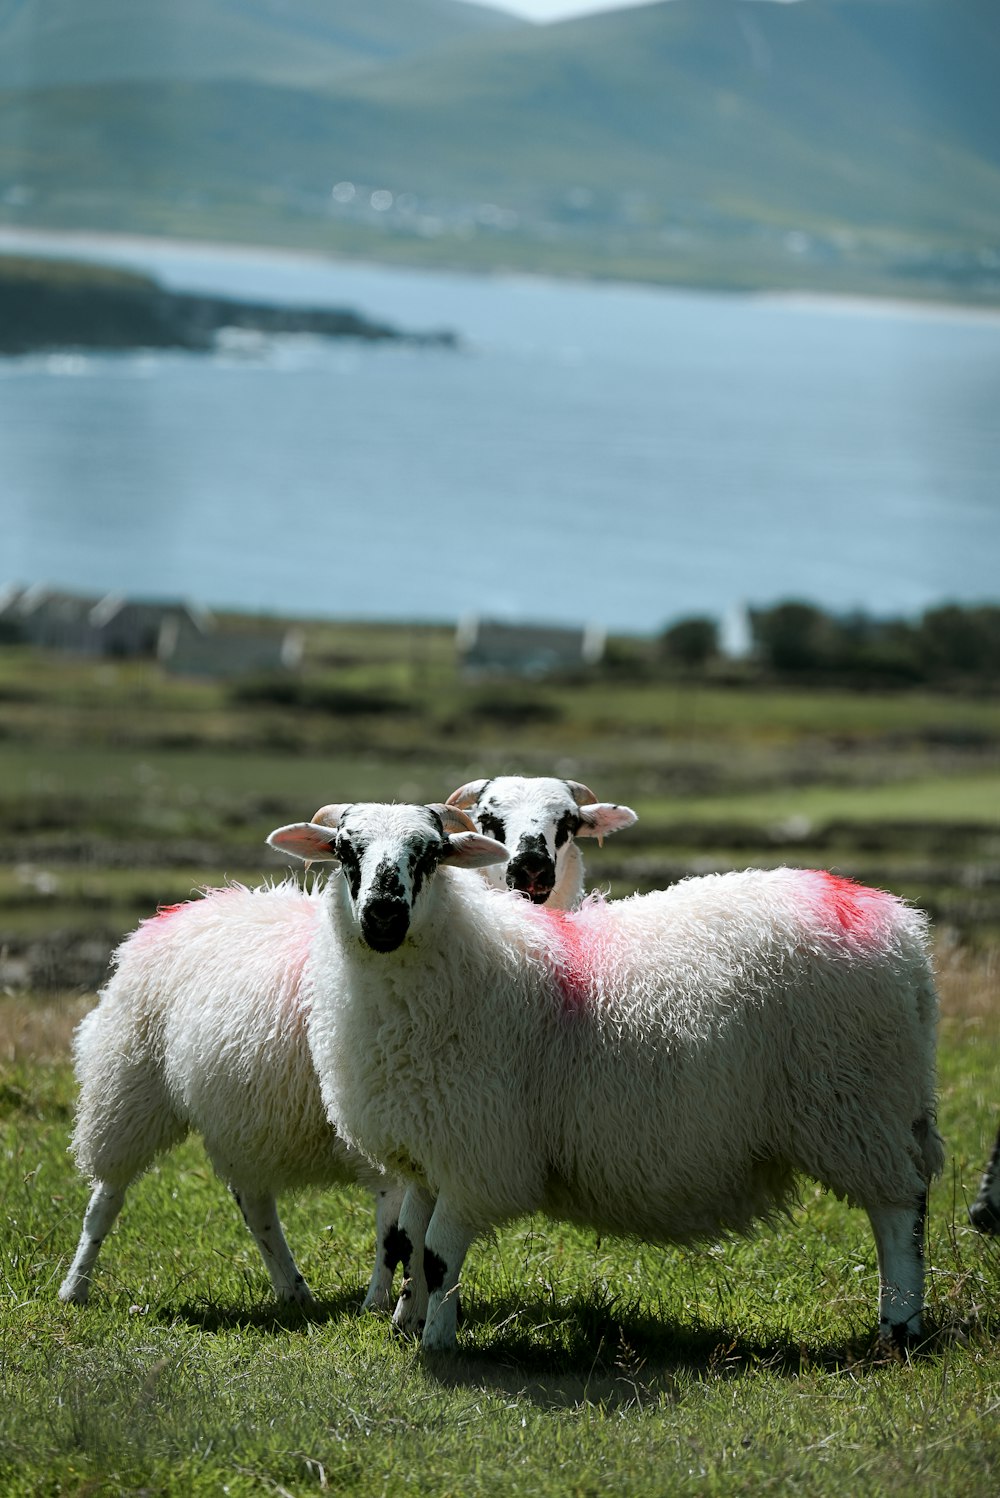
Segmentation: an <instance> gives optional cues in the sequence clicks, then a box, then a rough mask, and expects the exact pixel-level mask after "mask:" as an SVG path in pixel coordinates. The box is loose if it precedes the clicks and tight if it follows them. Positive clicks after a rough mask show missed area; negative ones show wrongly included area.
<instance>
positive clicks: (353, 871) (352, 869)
mask: <svg viewBox="0 0 1000 1498" xmlns="http://www.w3.org/2000/svg"><path fill="white" fill-rule="evenodd" d="M336 852H337V857H338V858H339V859H340V866H341V868H342V869H343V871H344V875H345V877H346V879H347V887H348V889H349V890H350V891H351V895H352V897H353V898H354V899H356V898H357V894H358V890H359V889H360V888H361V859H360V858H359V857H358V854H357V850H356V848H355V847H354V844H353V843H349V842H348V841H347V839H346V837H341V838H338V839H337V843H336Z"/></svg>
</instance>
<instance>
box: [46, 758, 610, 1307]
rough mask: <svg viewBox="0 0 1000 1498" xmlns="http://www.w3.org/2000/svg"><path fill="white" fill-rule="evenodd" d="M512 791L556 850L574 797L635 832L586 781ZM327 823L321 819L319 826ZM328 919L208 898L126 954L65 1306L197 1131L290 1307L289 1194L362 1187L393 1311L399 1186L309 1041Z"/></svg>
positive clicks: (106, 1016)
mask: <svg viewBox="0 0 1000 1498" xmlns="http://www.w3.org/2000/svg"><path fill="white" fill-rule="evenodd" d="M497 783H498V784H499V783H500V782H497ZM503 784H504V786H505V790H504V794H503V801H502V805H503V812H504V815H505V816H506V817H507V818H508V819H509V820H511V822H512V825H520V822H519V821H518V818H519V815H520V814H519V809H518V798H519V797H521V798H523V799H524V800H525V803H526V805H528V806H529V807H530V809H531V814H532V816H533V818H534V822H533V826H534V827H535V830H536V832H537V834H538V836H539V837H540V838H541V839H542V840H543V841H544V842H545V843H546V844H547V845H551V844H554V842H555V841H556V839H557V838H559V837H560V834H561V831H562V828H563V827H564V826H565V815H566V810H567V804H568V805H571V806H574V807H575V806H576V804H577V800H575V799H574V798H578V799H579V800H580V801H581V802H583V803H586V806H585V809H584V810H582V811H581V812H580V814H579V819H580V821H581V824H582V825H585V826H586V828H587V830H588V831H594V832H596V831H597V830H598V829H603V830H604V831H610V830H613V827H612V826H611V823H612V822H613V823H614V825H627V824H628V822H629V821H634V820H635V813H634V812H629V811H628V809H627V808H617V807H615V808H608V807H606V806H605V805H604V803H598V802H597V800H596V797H595V796H594V794H593V792H592V791H589V790H588V789H587V787H586V786H582V785H579V784H577V783H576V782H572V783H571V785H572V791H571V790H570V789H567V785H566V783H565V782H561V781H556V780H550V779H548V778H544V779H539V780H537V781H536V780H533V779H519V780H516V781H514V780H510V779H509V780H507V781H506V782H503ZM456 794H457V793H456ZM545 796H547V797H548V803H546V802H545V801H544V797H545ZM498 804H499V803H498ZM546 804H550V807H551V809H550V810H549V811H548V812H547V813H546V810H545V806H546ZM626 813H627V816H626V815H625V814H626ZM322 816H323V811H322V808H321V809H320V811H319V812H317V814H316V817H315V818H314V820H316V821H321V819H322ZM441 816H442V817H443V819H444V821H445V823H446V824H447V825H448V827H449V828H450V830H451V831H453V832H454V831H463V830H465V831H474V830H475V825H474V823H473V822H472V821H471V820H470V819H469V817H468V816H467V815H466V814H465V813H464V812H463V811H461V810H460V809H459V808H458V807H455V806H449V807H447V808H441ZM584 819H586V820H584ZM557 824H558V826H557ZM572 845H573V837H572V836H570V837H569V838H568V840H563V841H562V842H560V847H559V857H560V869H559V874H558V876H557V878H556V881H555V884H554V886H553V888H552V891H551V895H550V898H553V899H557V900H559V901H560V902H561V903H562V904H569V903H571V902H572V901H573V900H575V899H576V898H577V896H578V890H577V880H578V878H579V872H580V860H579V857H578V856H577V857H576V858H573V857H572V856H571V851H572ZM318 910H319V896H318V893H317V892H316V891H315V890H313V891H308V892H307V891H304V890H302V889H300V888H299V887H298V886H297V885H295V884H293V883H284V884H281V885H278V886H277V887H264V888H262V889H257V890H250V889H245V888H242V887H240V886H232V887H230V888H227V889H222V890H209V891H207V892H206V893H205V894H204V896H203V897H202V898H200V899H198V900H195V901H191V902H186V903H183V904H180V905H176V906H170V907H167V908H166V909H162V910H161V911H160V913H159V915H158V916H156V917H155V918H153V919H152V920H150V921H146V922H143V923H142V924H141V925H140V926H139V927H138V929H137V930H136V931H135V932H133V933H132V935H131V936H129V937H128V938H126V940H125V941H124V942H123V943H122V944H121V946H120V947H119V948H118V950H117V952H116V953H115V955H114V958H113V966H114V972H113V976H112V977H111V979H110V981H109V982H108V984H107V985H106V986H105V988H104V990H103V991H102V993H101V995H100V1001H99V1003H98V1005H97V1006H96V1008H95V1009H93V1010H92V1011H91V1012H90V1014H88V1015H87V1016H86V1018H85V1019H84V1021H83V1023H82V1024H81V1026H80V1027H79V1030H78V1032H77V1035H76V1037H75V1041H74V1053H75V1060H76V1070H77V1075H78V1079H79V1083H80V1098H79V1104H78V1110H77V1117H76V1124H75V1129H74V1135H73V1148H74V1151H75V1154H76V1160H77V1164H78V1165H79V1167H80V1169H81V1171H83V1172H84V1173H85V1174H87V1175H89V1176H90V1177H91V1178H92V1180H93V1182H94V1184H93V1188H92V1194H91V1197H90V1201H89V1204H88V1207H87V1210H86V1214H85V1217H84V1223H83V1228H82V1232H81V1235H80V1240H79V1245H78V1247H77V1251H76V1254H75V1256H74V1258H73V1261H72V1263H71V1265H70V1268H69V1270H68V1272H67V1274H66V1277H65V1279H64V1280H63V1283H62V1286H61V1288H60V1291H59V1295H60V1298H61V1299H62V1300H64V1301H68V1302H72V1303H75V1304H78V1305H83V1304H85V1303H86V1302H87V1299H88V1297H89V1293H90V1284H91V1279H92V1275H93V1271H94V1266H95V1263H96V1260H97V1257H98V1254H99V1252H100V1249H101V1245H102V1243H103V1241H104V1239H105V1238H106V1237H107V1235H108V1233H109V1232H110V1231H111V1228H112V1226H113V1224H114V1222H115V1219H116V1218H117V1216H118V1214H119V1212H120V1211H121V1209H122V1206H123V1205H124V1201H125V1195H126V1191H127V1189H128V1187H129V1185H130V1184H131V1182H132V1181H133V1180H135V1178H136V1177H137V1176H138V1175H140V1174H141V1173H142V1172H143V1171H144V1170H146V1169H147V1167H148V1166H149V1165H150V1163H151V1162H152V1160H153V1159H154V1158H155V1156H156V1155H157V1154H160V1153H162V1152H164V1151H166V1150H168V1149H170V1148H172V1147H173V1146H174V1145H176V1144H177V1143H178V1142H179V1141H180V1140H181V1139H183V1138H184V1137H185V1135H186V1134H187V1133H188V1132H189V1131H191V1130H194V1131H195V1132H197V1133H200V1134H201V1135H202V1137H203V1139H204V1142H205V1147H206V1149H207V1151H208V1155H209V1158H210V1159H211V1161H212V1164H213V1166H214V1168H215V1170H216V1172H217V1173H218V1174H219V1176H220V1177H221V1178H222V1180H223V1181H225V1182H226V1183H227V1184H228V1185H229V1187H230V1189H231V1190H232V1193H233V1195H234V1197H235V1199H236V1202H237V1204H238V1206H239V1207H240V1209H241V1211H242V1213H243V1217H244V1220H245V1222H246V1225H247V1227H248V1229H249V1230H250V1232H251V1233H252V1235H253V1237H254V1239H255V1241H256V1243H257V1246H258V1249H259V1250H260V1255H261V1258H262V1260H263V1262H264V1266H265V1268H266V1269H267V1272H268V1275H269V1277H270V1280H271V1283H272V1286H273V1288H274V1293H275V1295H276V1297H277V1299H278V1300H279V1302H283V1303H291V1304H297V1305H300V1306H302V1307H304V1308H309V1307H310V1306H312V1305H313V1296H312V1292H311V1290H310V1288H309V1286H308V1284H307V1283H306V1280H305V1278H304V1276H303V1275H302V1273H301V1272H300V1271H299V1269H298V1266H297V1265H296V1263H295V1260H294V1258H293V1256H292V1254H291V1251H290V1249H289V1247H288V1244H287V1241H286V1239H285V1236H284V1232H283V1230H282V1226H281V1221H280V1218H279V1216H278V1211H277V1205H276V1198H277V1196H278V1195H280V1194H281V1193H282V1192H283V1191H292V1190H299V1189H302V1188H305V1187H308V1186H330V1185H337V1184H342V1183H345V1182H353V1181H359V1182H360V1183H361V1184H362V1185H363V1186H365V1187H366V1188H367V1189H369V1190H371V1191H373V1192H374V1194H375V1202H376V1213H375V1216H376V1259H375V1267H374V1269H373V1271H372V1275H371V1280H370V1282H369V1286H368V1292H367V1294H366V1296H365V1300H364V1307H365V1308H366V1309H391V1306H392V1304H393V1303H394V1300H393V1296H392V1281H393V1274H394V1271H395V1268H396V1265H397V1264H398V1262H399V1254H398V1246H397V1245H398V1234H397V1233H396V1221H397V1218H398V1215H399V1209H400V1204H401V1202H402V1197H403V1191H402V1187H401V1186H399V1185H398V1184H397V1183H395V1182H390V1181H388V1180H387V1179H386V1178H385V1177H384V1176H383V1175H382V1173H381V1172H379V1171H377V1170H374V1169H373V1168H372V1167H371V1166H370V1165H369V1163H368V1162H367V1161H366V1160H365V1159H364V1158H363V1157H362V1156H360V1155H359V1154H357V1153H355V1152H353V1151H351V1150H349V1149H348V1148H347V1147H346V1146H345V1145H344V1144H343V1142H342V1141H340V1140H338V1139H337V1137H336V1135H335V1133H334V1131H333V1129H332V1127H331V1126H330V1124H329V1123H328V1122H327V1119H326V1115H325V1110H324V1107H323V1103H322V1099H321V1096H320V1091H319V1084H318V1081H317V1079H316V1076H315V1073H314V1071H313V1066H312V1060H311V1057H310V1054H309V1047H308V1044H307V1041H306V1035H305V1028H306V1023H307V1018H308V1013H309V1006H310V1003H311V995H310V993H309V990H308V987H307V985H305V984H304V983H303V970H304V966H305V961H306V958H307V956H308V952H309V948H310V946H311V943H312V940H313V936H314V933H315V930H316V926H317V921H318Z"/></svg>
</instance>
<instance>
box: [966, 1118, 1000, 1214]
mask: <svg viewBox="0 0 1000 1498" xmlns="http://www.w3.org/2000/svg"><path fill="white" fill-rule="evenodd" d="M969 1220H970V1221H971V1223H972V1226H973V1227H974V1228H978V1229H979V1231H980V1232H981V1233H1000V1133H998V1134H997V1139H996V1144H994V1146H993V1153H992V1155H991V1156H990V1162H989V1164H988V1165H987V1167H986V1170H985V1172H984V1174H983V1178H982V1180H981V1181H980V1183H979V1195H978V1196H977V1197H976V1199H975V1201H974V1202H973V1203H972V1206H971V1207H970V1208H969Z"/></svg>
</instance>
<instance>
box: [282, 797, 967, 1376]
mask: <svg viewBox="0 0 1000 1498" xmlns="http://www.w3.org/2000/svg"><path fill="white" fill-rule="evenodd" d="M325 820H326V823H327V825H324V826H317V825H315V824H308V823H299V824H295V825H292V826H288V827H283V828H278V829H277V830H276V831H275V832H273V833H272V834H271V836H270V838H269V842H270V844H271V846H272V847H275V848H277V849H279V850H281V851H283V852H285V853H286V854H287V855H291V856H293V857H298V858H303V859H309V860H331V861H333V862H335V863H339V865H340V867H341V870H342V872H343V874H344V876H345V877H343V878H337V877H334V878H331V880H330V881H329V883H328V884H327V886H326V892H325V896H324V902H323V909H322V915H321V921H320V925H319V929H318V931H317V935H316V939H315V942H314V944H313V948H312V952H311V955H310V959H309V961H310V967H311V974H312V976H311V982H312V989H313V1006H312V1011H311V1015H310V1023H309V1043H310V1046H311V1047H312V1051H313V1057H314V1060H315V1063H316V1068H317V1071H318V1073H319V1076H320V1081H321V1086H322V1091H323V1097H324V1101H325V1103H326V1106H327V1109H328V1112H329V1114H330V1117H331V1119H333V1120H334V1122H335V1124H336V1127H337V1129H338V1132H339V1133H340V1135H341V1137H342V1138H344V1139H345V1140H347V1141H348V1142H349V1143H350V1144H351V1145H353V1146H354V1147H355V1148H357V1149H359V1150H360V1151H362V1153H364V1154H365V1155H366V1156H367V1157H368V1158H369V1159H371V1160H373V1161H378V1162H380V1163H381V1164H382V1165H383V1166H384V1167H385V1168H386V1169H387V1170H388V1171H389V1172H390V1173H391V1174H393V1175H396V1176H399V1177H401V1178H403V1179H405V1180H408V1181H409V1182H411V1183H412V1187H413V1188H414V1189H412V1190H411V1191H410V1192H409V1193H408V1196H407V1201H406V1203H405V1204H404V1210H403V1214H402V1216H401V1220H400V1235H401V1238H404V1240H405V1239H406V1238H408V1239H409V1242H408V1243H407V1242H406V1241H404V1242H403V1252H404V1269H405V1270H406V1272H407V1273H408V1275H409V1277H410V1281H411V1285H410V1290H411V1293H410V1297H409V1299H408V1300H407V1299H405V1298H401V1299H400V1302H399V1303H398V1304H397V1308H396V1315H395V1319H396V1323H397V1325H398V1326H400V1327H401V1328H402V1329H403V1330H409V1331H420V1329H421V1325H422V1345H423V1347H424V1348H425V1349H447V1348H451V1347H453V1346H454V1345H455V1336H456V1302H457V1287H458V1280H459V1274H460V1271H461V1267H462V1263H463V1260H464V1258H465V1254H466V1252H467V1250H468V1248H469V1246H470V1245H471V1243H472V1242H473V1241H474V1239H475V1238H476V1237H477V1236H479V1235H480V1234H483V1233H488V1232H489V1231H490V1230H491V1229H492V1228H494V1227H496V1226H498V1225H499V1224H501V1223H504V1222H506V1221H510V1220H513V1219H516V1218H518V1217H520V1216H522V1215H525V1214H528V1213H532V1212H536V1211H540V1212H543V1213H546V1214H548V1215H550V1216H553V1217H556V1218H561V1219H565V1220H569V1221H572V1222H576V1223H580V1224H585V1225H590V1226H592V1227H594V1228H596V1229H597V1230H598V1231H600V1232H605V1233H618V1234H625V1235H631V1236H637V1237H639V1238H643V1239H647V1240H650V1241H654V1242H677V1243H687V1242H692V1241H696V1240H699V1239H714V1238H716V1237H718V1236H719V1235H721V1234H723V1233H725V1232H733V1231H735V1232H747V1231H749V1230H750V1229H751V1228H752V1226H753V1225H754V1224H755V1223H756V1222H759V1221H765V1222H768V1221H773V1220H774V1219H775V1218H776V1217H778V1216H779V1215H780V1214H781V1213H782V1212H783V1211H784V1210H786V1209H787V1207H788V1205H789V1203H790V1202H791V1201H792V1200H793V1199H794V1195H795V1184H796V1179H797V1177H798V1176H800V1175H807V1176H812V1177H813V1178H814V1179H816V1180H817V1181H818V1182H820V1183H821V1184H822V1185H823V1186H825V1187H827V1188H829V1189H830V1190H832V1191H834V1192H835V1193H836V1194H837V1195H838V1196H841V1197H843V1198H845V1199H846V1200H848V1201H850V1202H851V1203H853V1204H855V1205H858V1206H861V1207H863V1208H864V1209H865V1210H866V1211H867V1213H868V1216H869V1219H870V1222H871V1226H872V1229H873V1232H874V1236H875V1243H876V1249H877V1256H878V1264H879V1280H880V1294H879V1335H880V1338H881V1340H882V1341H884V1342H887V1343H890V1344H894V1345H905V1344H907V1343H908V1342H909V1341H911V1340H913V1339H915V1338H917V1337H918V1336H919V1335H920V1330H921V1314H922V1305H923V1240H924V1220H925V1211H926V1202H927V1191H928V1184H929V1182H930V1180H931V1178H932V1177H933V1176H934V1175H935V1174H937V1173H938V1172H939V1171H940V1169H941V1166H942V1162H943V1144H942V1141H941V1137H940V1135H939V1133H938V1131H937V1127H936V1124H935V1116H934V1085H935V1082H934V1052H935V1025H936V1013H937V997H936V991H935V986H934V981H933V977H932V974H931V970H930V964H929V959H928V951H927V930H926V921H925V918H924V917H923V916H922V915H921V914H920V913H919V912H917V911H915V910H913V909H911V908H909V907H908V906H906V905H905V904H904V903H903V902H902V901H900V900H898V899H896V898H895V897H894V896H892V895H889V894H886V893H883V892H881V891H877V890H870V889H866V888H864V887H862V886H859V885H856V884H853V883H851V882H850V881H848V880H844V879H841V878H838V877H835V876H834V875H831V874H827V873H825V872H820V871H811V870H810V871H804V870H793V869H785V868H779V869H774V870H764V871H761V870H748V871H745V872H742V873H730V874H713V875H708V876H706V877H702V878H691V879H687V880H684V881H682V882H681V883H679V884H677V885H675V886H673V887H672V888H670V889H667V890H661V891H657V892H655V893H652V894H647V895H634V896H631V897H629V898H628V899H624V900H616V901H602V900H599V899H598V900H592V901H591V902H588V903H586V904H585V905H584V906H583V907H582V908H581V909H580V910H579V911H578V912H575V913H569V914H567V913H564V912H559V911H553V910H549V909H548V908H547V907H544V906H543V907H540V908H539V907H535V906H533V905H531V904H530V903H529V902H527V901H525V900H522V899H519V898H516V897H515V896H513V895H512V894H510V893H509V892H506V891H496V890H494V889H490V888H488V887H487V886H486V885H485V883H484V882H483V881H477V880H470V879H458V878H456V877H455V876H454V874H453V873H452V871H451V869H450V868H449V867H447V866H448V865H455V864H458V865H461V864H462V862H463V860H464V858H465V857H466V856H467V853H472V852H475V851H476V850H474V849H471V848H469V847H468V845H467V844H466V843H465V842H463V838H462V837H454V836H449V835H448V834H447V833H446V832H445V831H443V830H442V828H441V825H440V821H439V819H438V818H437V817H436V816H435V814H434V812H433V811H432V810H430V809H428V808H425V807H409V808H407V807H400V806H380V805H373V804H368V805H363V804H356V805H348V806H343V807H341V808H339V810H338V809H336V808H332V807H331V808H327V814H326V819H325ZM464 836H465V838H466V839H468V838H469V837H471V836H472V835H471V834H465V835H464ZM478 852H479V855H480V856H482V857H485V856H486V851H485V850H483V849H479V850H478ZM435 1198H436V1204H435V1205H433V1209H431V1202H432V1199H435ZM411 1207H412V1211H411V1210H409V1209H410V1208H411ZM428 1213H429V1214H430V1215H429V1222H426V1233H424V1228H425V1219H426V1218H427V1215H428ZM421 1238H422V1239H423V1252H422V1254H420V1253H418V1252H417V1251H416V1247H415V1245H416V1244H417V1243H418V1241H419V1240H420V1239H421Z"/></svg>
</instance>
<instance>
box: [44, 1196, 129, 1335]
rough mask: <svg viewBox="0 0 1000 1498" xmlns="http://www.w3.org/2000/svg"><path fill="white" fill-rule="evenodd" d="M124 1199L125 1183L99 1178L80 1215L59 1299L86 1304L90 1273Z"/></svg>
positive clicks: (81, 1304) (75, 1303) (72, 1303)
mask: <svg viewBox="0 0 1000 1498" xmlns="http://www.w3.org/2000/svg"><path fill="white" fill-rule="evenodd" d="M124 1203H125V1187H124V1186H120V1187H119V1186H111V1185H109V1183H108V1182H107V1181H98V1182H97V1185H96V1186H95V1187H94V1190H93V1192H92V1193H91V1197H90V1201H89V1202H88V1204H87V1210H86V1213H85V1214H84V1218H83V1231H82V1232H81V1234H80V1241H79V1243H78V1244H77V1248H76V1253H75V1254H74V1256H73V1262H72V1264H71V1265H70V1266H69V1270H68V1272H67V1274H66V1278H65V1279H64V1280H63V1282H62V1284H61V1285H60V1287H59V1299H60V1300H65V1301H68V1302H69V1303H70V1304H71V1305H77V1306H85V1305H86V1304H87V1297H88V1296H89V1295H90V1277H91V1275H92V1274H93V1271H94V1264H95V1263H96V1262H97V1255H98V1254H99V1253H100V1251H101V1244H102V1243H103V1242H104V1240H105V1238H106V1237H107V1236H108V1234H109V1233H110V1231H111V1229H112V1227H113V1226H114V1223H115V1218H116V1217H117V1216H118V1213H119V1212H120V1211H121V1209H122V1207H123V1206H124Z"/></svg>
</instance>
